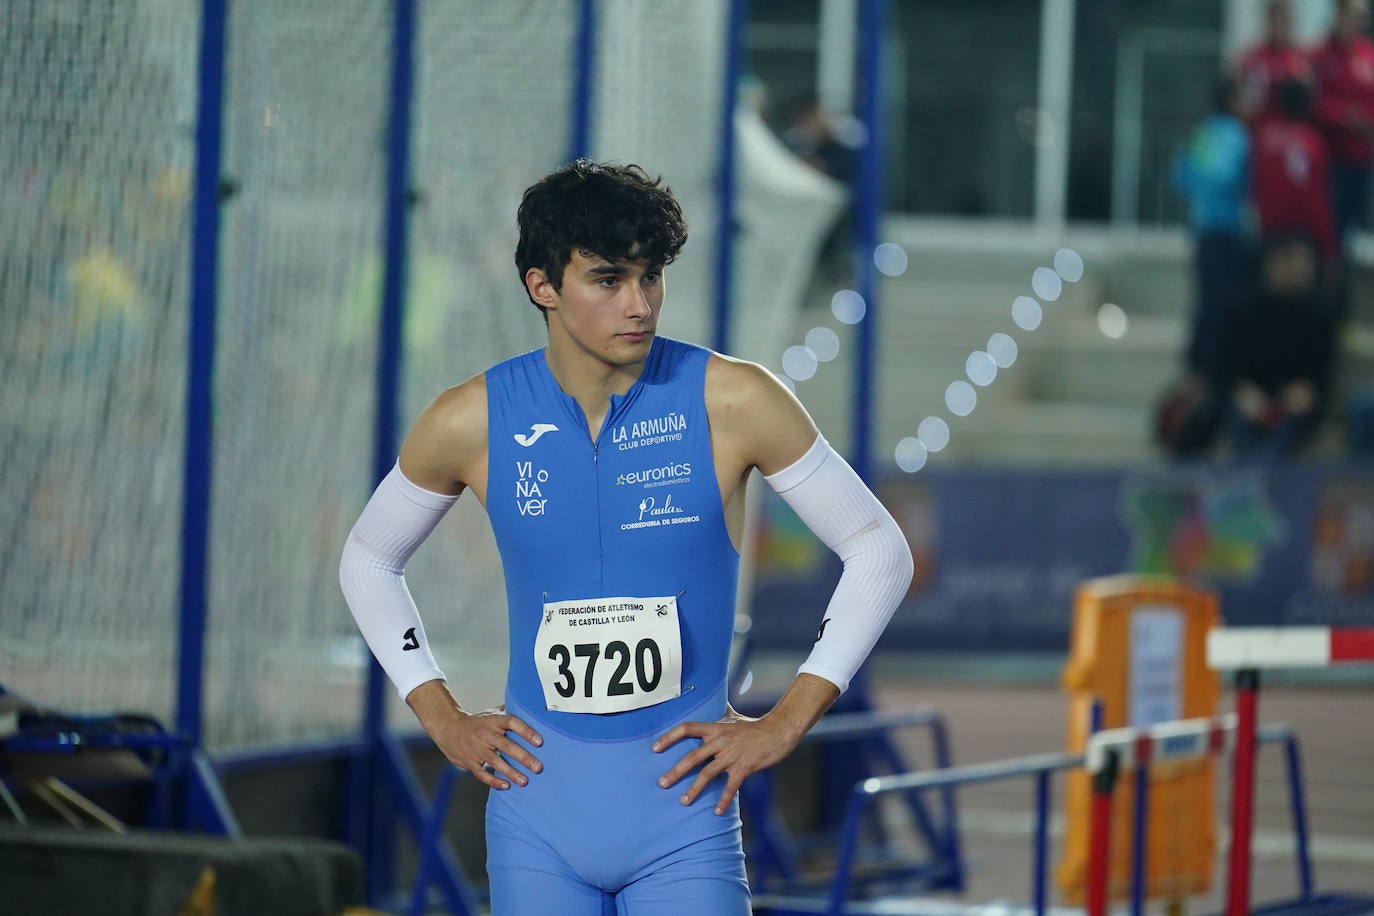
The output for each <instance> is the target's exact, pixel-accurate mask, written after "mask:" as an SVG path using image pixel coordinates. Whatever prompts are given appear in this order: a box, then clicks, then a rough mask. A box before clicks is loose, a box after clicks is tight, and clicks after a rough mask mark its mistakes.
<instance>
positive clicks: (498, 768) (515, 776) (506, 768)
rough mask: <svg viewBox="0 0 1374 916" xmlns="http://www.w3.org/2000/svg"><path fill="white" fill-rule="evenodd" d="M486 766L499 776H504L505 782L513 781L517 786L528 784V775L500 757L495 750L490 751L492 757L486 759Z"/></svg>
mask: <svg viewBox="0 0 1374 916" xmlns="http://www.w3.org/2000/svg"><path fill="white" fill-rule="evenodd" d="M487 766H488V767H490V768H491V769H492V770H493V771H494V772H496V773H497V774H499V776H498V778H499V777H500V776H504V777H505V778H506V781H507V782H513V783H515V784H516V785H517V786H524V785H529V781H530V779H529V777H528V776H526V775H525V774H524V773H521V772H520V771H519V770H517V769H516V768H515V765H514V764H513V763H511V762H510V761H509V760H507V759H506V758H505V757H502V756H501V755H500V754H499V753H497V752H496V751H495V750H493V751H492V759H491V760H488V761H487Z"/></svg>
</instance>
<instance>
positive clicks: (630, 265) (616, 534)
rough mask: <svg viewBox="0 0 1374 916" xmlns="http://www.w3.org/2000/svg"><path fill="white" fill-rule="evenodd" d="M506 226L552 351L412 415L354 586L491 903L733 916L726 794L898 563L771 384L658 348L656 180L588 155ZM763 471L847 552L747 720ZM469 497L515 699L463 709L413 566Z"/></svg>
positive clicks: (844, 468)
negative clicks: (417, 600)
mask: <svg viewBox="0 0 1374 916" xmlns="http://www.w3.org/2000/svg"><path fill="white" fill-rule="evenodd" d="M518 221H519V226H520V242H519V245H518V247H517V249H516V255H515V259H516V265H517V267H518V269H519V272H520V276H521V279H522V280H523V281H524V285H525V290H526V292H527V294H528V295H529V298H530V300H531V301H532V302H533V303H534V304H535V306H537V307H538V308H539V309H540V310H541V311H542V312H543V314H544V318H545V320H546V322H547V324H548V332H549V343H548V346H546V347H545V348H543V349H541V350H535V351H532V352H529V353H525V354H523V355H521V356H517V357H515V358H513V359H510V360H507V361H505V362H502V363H500V364H498V365H496V366H494V367H492V368H490V369H488V370H487V371H486V372H485V373H483V374H482V375H478V376H475V377H473V378H471V379H469V380H467V381H466V382H463V383H462V384H460V385H458V386H457V387H455V388H452V389H450V390H448V391H445V392H444V393H443V394H441V395H439V397H438V398H436V399H435V401H434V402H433V403H432V404H431V405H430V406H429V407H428V408H427V409H426V410H425V411H424V413H423V414H422V415H421V416H420V418H419V420H418V421H417V422H416V424H415V427H414V428H413V429H412V430H411V432H410V434H409V436H408V437H407V439H406V441H405V444H404V446H403V447H402V449H401V454H400V459H399V461H398V462H397V466H396V467H395V468H394V469H393V470H392V471H391V473H390V474H389V475H388V476H387V477H386V478H385V479H384V480H383V481H382V482H381V484H380V485H379V486H378V487H377V491H376V492H375V493H374V494H373V496H372V499H371V500H370V501H369V503H368V505H367V508H366V509H364V511H363V513H362V515H361V517H360V518H359V519H358V522H357V524H356V526H355V527H354V528H353V531H352V534H351V535H350V536H349V539H348V544H347V546H346V547H345V548H344V553H343V559H342V562H341V567H340V581H341V583H342V586H343V590H344V594H345V595H346V597H347V599H348V603H349V606H350V608H351V609H352V611H353V614H354V617H355V618H356V619H357V622H358V626H359V628H360V629H361V630H362V633H363V635H364V637H365V638H366V639H367V642H368V645H369V646H370V647H371V648H372V651H373V653H374V654H375V655H376V656H377V659H378V660H379V661H380V662H381V664H382V666H383V667H384V668H385V670H386V672H387V674H388V676H389V677H390V678H391V680H392V682H393V683H394V684H395V686H396V688H397V690H398V691H399V692H400V694H401V695H402V696H403V697H404V698H405V699H406V702H407V703H409V704H410V706H411V708H412V709H413V710H414V711H415V714H416V716H417V717H418V718H419V720H420V722H421V723H422V724H423V726H424V728H425V730H426V732H427V733H428V734H429V735H430V737H431V738H432V739H433V740H434V742H435V744H436V745H437V746H438V747H439V748H440V749H441V750H442V751H443V752H444V754H445V755H446V756H447V757H448V759H449V760H450V761H452V762H453V763H454V764H456V765H457V766H460V767H462V768H464V769H466V770H468V771H469V772H471V773H472V774H473V775H474V776H475V777H476V778H477V779H479V780H481V781H482V782H483V783H485V784H486V785H488V786H490V787H491V788H492V789H494V790H496V791H494V792H492V793H491V794H490V796H489V799H488V802H487V850H488V853H487V855H488V858H487V873H488V877H489V879H490V882H491V903H492V912H493V913H494V914H495V916H507V914H545V913H558V914H565V916H581V914H586V916H599V914H600V913H601V912H602V909H601V908H602V904H603V901H606V900H609V899H610V898H611V897H613V898H614V900H615V907H616V909H617V911H618V912H619V913H621V914H629V916H651V914H652V916H660V914H661V916H667V914H673V916H734V914H746V913H748V912H749V890H748V887H747V885H746V883H745V872H744V855H743V852H742V850H741V845H740V820H739V808H738V802H737V800H736V797H735V796H736V793H737V792H738V790H739V787H740V783H741V782H742V781H743V780H744V779H745V777H747V776H749V775H750V774H751V773H755V772H757V771H759V770H762V769H764V768H766V767H769V766H772V765H773V764H775V763H777V762H778V761H779V760H781V759H783V758H784V757H786V756H787V754H788V753H790V752H791V750H792V749H793V748H794V747H795V746H796V744H797V742H798V741H799V740H800V739H801V737H802V736H803V735H804V734H805V733H806V731H807V729H809V728H810V727H811V726H812V725H814V724H815V722H816V721H817V720H818V719H819V718H820V717H821V715H822V714H823V713H824V712H825V710H826V709H827V708H829V707H830V705H831V704H832V703H834V701H835V699H836V698H837V697H838V696H839V695H840V693H841V692H842V691H843V690H844V689H845V688H846V687H847V686H848V684H849V680H850V678H851V677H852V676H853V675H854V673H855V672H856V671H857V669H858V668H859V666H860V665H861V664H862V662H863V661H864V659H865V658H866V657H867V655H868V653H869V651H870V650H871V649H872V647H873V645H874V643H875V642H876V641H877V639H878V636H879V634H880V633H881V632H882V630H883V628H884V626H885V625H886V624H887V621H888V619H889V618H890V617H891V615H892V612H893V610H894V609H895V608H896V606H897V603H898V602H899V600H900V599H901V596H902V595H903V594H904V593H905V592H906V589H907V585H908V584H909V582H910V578H911V573H912V560H911V553H910V550H909V549H908V547H907V544H906V541H905V539H904V538H903V536H902V534H901V532H900V531H899V530H898V528H897V525H896V523H895V522H894V521H893V520H892V517H891V516H890V515H889V514H888V513H887V511H886V510H884V508H883V507H882V505H881V504H879V502H878V500H877V499H876V498H875V497H874V496H873V494H872V493H871V492H870V491H869V490H868V488H867V487H865V486H864V484H863V483H862V481H860V479H859V477H858V476H857V475H856V474H855V473H854V472H853V471H852V470H851V469H850V468H849V466H848V464H846V463H845V461H844V459H843V458H841V457H840V456H839V455H838V454H836V453H835V452H834V451H833V450H832V449H831V448H830V446H829V445H828V444H827V443H826V441H825V439H824V438H823V437H821V436H820V435H819V434H818V432H817V430H816V427H815V425H814V424H813V423H812V421H811V419H810V417H809V416H808V415H807V413H806V411H805V409H804V408H803V407H802V406H801V404H800V403H798V401H797V400H796V399H795V398H794V397H793V396H792V394H791V393H790V392H789V391H788V390H787V389H786V388H784V387H783V386H782V385H781V384H779V383H778V382H777V380H776V379H774V378H773V376H772V375H770V374H769V373H768V372H767V371H766V370H764V369H762V368H761V367H759V366H757V365H754V364H751V363H747V362H742V361H740V360H736V359H731V358H729V357H725V356H722V355H720V354H717V353H713V352H711V351H709V350H705V349H702V348H700V347H696V346H692V345H690V344H686V343H682V342H679V341H676V340H671V339H668V338H664V337H657V336H656V335H655V329H656V327H657V324H658V318H659V313H660V310H661V309H662V307H663V298H664V268H665V267H666V266H667V265H668V264H670V263H671V262H672V261H673V259H674V258H676V257H677V255H678V252H679V251H680V250H681V248H682V245H683V244H684V242H685V241H686V238H687V229H686V223H685V221H684V220H683V216H682V210H681V208H680V207H679V206H678V203H677V201H676V199H675V198H674V197H673V195H672V193H671V191H670V190H669V189H668V188H667V187H665V186H663V185H662V184H661V183H660V181H659V180H658V179H653V178H650V177H649V176H648V175H647V174H646V173H645V172H644V171H643V170H642V169H640V168H639V167H637V166H622V165H612V164H595V163H592V162H588V161H586V160H579V161H577V162H574V163H572V164H570V165H568V166H565V167H563V168H561V169H558V170H557V171H555V172H553V173H552V174H550V175H548V176H546V177H544V178H543V179H541V180H540V181H538V182H537V183H535V184H534V185H533V186H531V187H530V188H529V189H528V190H527V191H526V192H525V196H524V199H523V201H522V203H521V205H520V210H519V215H518ZM754 468H758V469H759V470H760V471H761V472H762V473H763V474H764V475H765V479H766V480H767V481H768V483H769V484H770V485H771V486H772V487H773V488H774V489H775V490H777V491H778V492H779V493H780V494H781V495H782V497H783V499H785V500H786V501H787V502H788V504H789V505H791V506H792V508H793V509H794V510H795V511H796V512H797V513H798V515H799V516H800V517H801V518H802V519H803V520H804V521H805V522H806V524H807V525H808V526H809V527H810V528H811V529H812V530H813V531H814V532H815V533H816V534H817V535H818V536H819V537H820V538H821V539H822V540H823V541H825V543H826V544H828V545H829V546H830V547H831V548H832V549H834V550H835V551H836V552H838V553H839V555H840V556H841V557H842V558H843V560H844V572H843V573H842V575H841V577H840V580H839V583H838V585H837V587H836V590H835V593H834V595H833V596H832V598H831V600H830V603H829V606H828V608H827V609H826V612H825V615H824V619H823V620H822V621H821V627H820V629H821V633H820V636H819V637H818V638H817V641H816V643H815V646H814V648H813V650H812V652H811V654H810V656H809V658H808V659H807V660H806V662H805V664H803V665H802V666H801V670H800V673H798V675H797V677H796V679H795V680H794V681H793V682H792V684H791V686H790V687H789V688H788V689H787V691H786V692H785V693H784V694H783V696H782V697H781V698H780V699H779V700H778V702H777V704H776V706H774V708H773V709H772V710H771V711H770V712H769V713H768V714H767V715H765V716H763V717H762V718H759V719H750V718H745V717H741V716H738V715H736V714H734V712H733V711H732V710H731V709H729V707H728V705H727V703H726V660H727V657H728V654H729V646H730V639H731V633H732V629H733V620H734V609H735V584H736V574H737V569H738V564H739V553H738V546H739V543H740V539H741V537H742V533H743V521H744V489H745V481H746V479H747V477H748V475H749V473H750V472H751V471H752V470H753V469H754ZM464 490H471V491H472V492H473V494H474V495H475V496H476V497H477V499H479V500H480V501H481V502H482V505H483V506H484V507H485V508H486V511H487V514H488V516H489V517H490V520H491V524H492V528H493V530H494V531H495V534H496V541H497V545H498V547H499V549H500V552H501V560H502V565H503V568H504V573H505V578H506V593H507V603H508V609H509V618H510V620H509V626H510V660H509V673H508V677H507V682H506V703H505V706H504V707H503V708H501V709H498V710H491V711H487V712H481V713H473V712H468V711H466V710H465V709H463V707H462V706H461V705H460V704H459V702H458V700H457V699H456V698H455V697H454V696H453V695H452V694H451V693H450V692H449V690H448V686H447V683H446V681H445V679H444V675H443V673H442V672H441V671H440V670H439V668H438V667H437V665H436V664H435V660H434V658H433V656H432V654H431V652H430V649H429V645H428V642H427V641H426V637H425V631H424V628H423V626H422V625H421V623H420V618H419V615H418V613H417V612H416V609H415V606H414V604H413V602H412V601H411V599H410V595H409V593H408V591H407V589H406V587H405V582H404V579H403V571H404V569H405V564H406V560H407V559H408V558H409V557H410V556H411V554H412V553H413V552H414V551H415V549H416V548H417V547H418V546H419V545H420V543H421V542H422V541H424V539H425V538H426V537H427V536H428V535H429V533H430V532H431V531H432V530H433V529H434V527H435V525H437V524H438V522H439V520H440V519H441V518H442V517H443V515H444V513H445V512H446V511H447V510H448V508H449V507H450V506H452V505H453V503H454V501H455V500H457V498H458V496H459V494H460V493H462V492H463V491H464ZM815 624H816V621H814V620H798V626H805V627H808V628H809V627H811V626H814V625H815ZM702 796H705V798H704V799H701V797H702ZM699 799H701V800H699Z"/></svg>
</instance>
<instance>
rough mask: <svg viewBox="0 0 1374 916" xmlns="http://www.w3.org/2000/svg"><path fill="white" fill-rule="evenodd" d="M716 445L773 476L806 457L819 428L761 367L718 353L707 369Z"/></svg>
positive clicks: (707, 408)
mask: <svg viewBox="0 0 1374 916" xmlns="http://www.w3.org/2000/svg"><path fill="white" fill-rule="evenodd" d="M706 411H707V414H708V415H709V416H710V418H711V437H712V444H713V445H714V446H715V447H716V448H717V449H718V450H720V449H724V450H728V452H729V453H731V454H732V455H734V456H736V457H738V459H739V460H740V461H742V462H743V463H744V464H745V465H746V466H749V467H756V468H758V469H759V470H760V471H762V472H763V473H765V474H772V473H775V472H777V471H780V470H782V469H783V468H785V467H787V466H788V465H790V464H792V463H793V462H794V461H796V460H797V459H798V458H800V457H801V456H802V455H804V454H806V450H807V449H809V448H810V447H811V445H812V443H814V442H815V441H816V435H817V431H816V424H815V423H814V422H813V421H812V419H811V415H810V414H808V413H807V412H806V408H805V407H803V406H802V404H801V402H800V401H798V400H797V397H796V395H794V394H793V393H792V392H791V391H789V390H788V389H787V387H786V386H785V385H783V384H782V382H780V381H778V379H777V377H776V376H774V375H773V373H771V372H769V371H768V370H767V369H765V368H764V367H763V366H760V365H759V364H758V363H751V362H749V361H747V360H742V359H735V358H734V357H730V356H723V355H721V354H719V353H716V354H712V356H711V361H710V363H708V364H707V367H706Z"/></svg>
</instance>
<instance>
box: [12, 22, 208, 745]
mask: <svg viewBox="0 0 1374 916" xmlns="http://www.w3.org/2000/svg"><path fill="white" fill-rule="evenodd" d="M197 9H198V8H197V7H196V6H195V5H193V4H186V3H177V2H171V0H142V2H138V3H130V2H125V0H85V2H57V0H9V2H6V3H4V4H3V5H0V174H3V175H4V176H5V180H4V182H3V183H0V352H3V358H0V385H2V386H3V390H4V391H5V394H4V396H3V397H0V437H2V448H0V488H2V489H3V491H4V492H5V494H6V496H5V501H6V511H5V512H3V513H0V545H3V548H2V549H3V555H2V558H3V562H0V683H3V684H4V685H5V686H6V687H7V688H9V689H10V690H13V691H15V692H18V693H21V694H23V695H25V696H28V697H30V698H31V699H33V700H34V701H35V702H38V703H40V704H42V705H46V706H51V707H54V708H58V709H63V710H70V711H81V712H88V711H98V710H111V709H121V710H134V711H141V712H146V713H151V714H153V715H156V716H159V717H161V718H164V719H168V718H170V716H171V714H172V698H173V696H174V676H173V673H172V668H173V665H174V656H175V647H176V634H177V627H176V621H177V600H178V597H177V596H178V591H177V587H178V572H179V560H178V558H179V551H180V538H179V521H180V516H181V492H182V486H181V478H182V468H181V455H182V450H181V447H180V444H181V435H182V430H183V419H182V416H183V400H184V389H185V359H186V342H185V328H186V322H185V315H186V296H187V286H188V283H187V276H188V270H189V247H188V239H189V232H190V225H189V217H188V214H189V210H188V194H189V188H190V177H191V176H190V167H191V163H192V160H193V148H192V127H193V125H194V114H195V91H196V41H197V33H198V29H199V22H198V13H197V11H196V10H197Z"/></svg>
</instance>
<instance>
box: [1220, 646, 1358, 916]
mask: <svg viewBox="0 0 1374 916" xmlns="http://www.w3.org/2000/svg"><path fill="white" fill-rule="evenodd" d="M1350 662H1374V627H1351V628H1335V627H1229V628H1228V627H1221V628H1218V629H1214V630H1212V631H1211V632H1210V633H1208V634H1207V665H1208V667H1210V668H1212V669H1214V670H1226V671H1232V672H1234V674H1233V679H1234V680H1233V682H1234V684H1235V688H1236V718H1237V729H1236V738H1235V741H1236V745H1235V753H1234V754H1233V755H1232V774H1231V849H1230V855H1229V859H1228V869H1227V881H1228V883H1227V889H1226V913H1227V916H1242V914H1245V913H1249V912H1250V844H1251V840H1252V837H1253V833H1254V805H1255V723H1256V721H1257V719H1258V717H1259V690H1260V676H1259V671H1260V669H1261V668H1322V667H1326V666H1328V665H1336V664H1344V663H1350Z"/></svg>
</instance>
